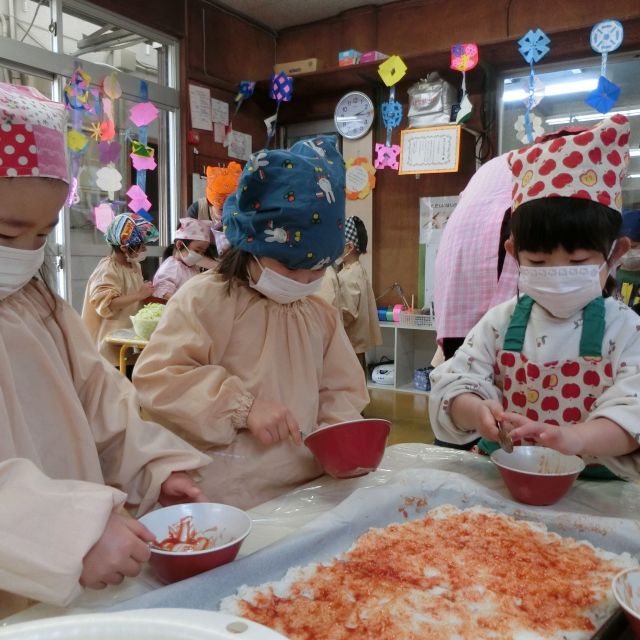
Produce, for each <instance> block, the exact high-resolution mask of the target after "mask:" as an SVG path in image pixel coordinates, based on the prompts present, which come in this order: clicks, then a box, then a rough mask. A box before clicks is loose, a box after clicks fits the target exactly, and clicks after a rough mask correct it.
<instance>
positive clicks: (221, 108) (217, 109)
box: [211, 98, 229, 125]
mask: <svg viewBox="0 0 640 640" xmlns="http://www.w3.org/2000/svg"><path fill="white" fill-rule="evenodd" d="M211 119H212V120H213V122H218V123H220V124H225V125H226V124H229V103H228V102H224V101H223V100H216V99H215V98H211Z"/></svg>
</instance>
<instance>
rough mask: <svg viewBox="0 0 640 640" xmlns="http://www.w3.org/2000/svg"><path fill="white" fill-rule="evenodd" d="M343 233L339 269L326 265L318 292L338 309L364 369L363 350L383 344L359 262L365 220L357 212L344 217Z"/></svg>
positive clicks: (373, 302)
mask: <svg viewBox="0 0 640 640" xmlns="http://www.w3.org/2000/svg"><path fill="white" fill-rule="evenodd" d="M344 235H345V239H346V241H347V242H346V244H345V246H344V251H343V252H342V256H341V257H340V258H338V260H336V264H337V265H340V264H341V265H342V269H340V270H339V271H336V269H334V268H333V267H332V266H330V267H328V268H327V271H326V273H325V276H324V280H323V283H322V289H321V290H320V295H321V296H322V297H323V298H324V299H325V300H326V301H327V302H328V303H329V304H332V305H333V306H334V307H336V308H337V309H338V311H339V312H340V314H341V316H342V322H343V324H344V328H345V330H346V332H347V336H348V337H349V341H350V342H351V346H352V347H353V350H354V351H355V352H356V355H357V356H358V360H359V361H360V364H361V365H362V368H363V370H365V371H366V367H367V364H366V361H365V354H366V352H367V351H368V350H369V349H370V348H371V347H374V346H376V345H379V344H382V333H381V332H380V325H379V323H378V311H377V309H376V299H375V296H374V294H373V289H372V288H371V283H370V282H369V276H368V275H367V272H366V270H365V268H364V267H363V266H362V264H361V263H360V256H361V255H362V254H364V253H366V252H367V244H368V242H369V238H368V236H367V229H366V227H365V226H364V222H362V220H360V218H358V217H357V216H353V217H351V218H347V220H346V222H345V224H344Z"/></svg>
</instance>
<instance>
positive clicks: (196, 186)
mask: <svg viewBox="0 0 640 640" xmlns="http://www.w3.org/2000/svg"><path fill="white" fill-rule="evenodd" d="M191 188H192V197H193V202H197V201H198V200H200V198H204V197H205V195H206V189H207V178H206V176H201V175H200V174H199V173H192V174H191Z"/></svg>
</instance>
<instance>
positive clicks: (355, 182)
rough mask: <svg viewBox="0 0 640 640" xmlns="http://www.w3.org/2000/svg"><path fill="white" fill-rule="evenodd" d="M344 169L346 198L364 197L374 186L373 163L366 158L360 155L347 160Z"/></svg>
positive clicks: (374, 172) (374, 173) (374, 171)
mask: <svg viewBox="0 0 640 640" xmlns="http://www.w3.org/2000/svg"><path fill="white" fill-rule="evenodd" d="M346 169H347V174H346V194H347V199H349V200H357V199H361V200H362V199H363V198H366V197H367V196H368V195H369V194H370V193H371V189H373V188H374V187H375V186H376V170H375V168H374V167H373V165H372V164H371V163H370V162H369V160H367V158H365V157H363V156H360V157H358V158H350V159H349V160H347V162H346Z"/></svg>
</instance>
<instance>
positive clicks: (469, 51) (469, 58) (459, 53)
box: [449, 42, 478, 124]
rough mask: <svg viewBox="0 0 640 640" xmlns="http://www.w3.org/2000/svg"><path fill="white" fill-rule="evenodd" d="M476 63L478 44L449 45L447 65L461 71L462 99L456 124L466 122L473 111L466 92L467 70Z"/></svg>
mask: <svg viewBox="0 0 640 640" xmlns="http://www.w3.org/2000/svg"><path fill="white" fill-rule="evenodd" d="M477 64H478V45H477V44H475V43H473V42H468V43H466V44H454V45H453V47H451V63H450V64H449V67H450V68H451V69H453V70H454V71H460V72H461V73H462V99H461V100H460V108H459V109H458V115H457V116H456V124H462V123H463V122H466V121H467V120H468V119H469V118H470V117H471V114H472V113H473V105H472V104H471V100H469V94H468V93H467V71H470V70H471V69H473V68H474V67H475V66H476V65H477Z"/></svg>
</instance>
